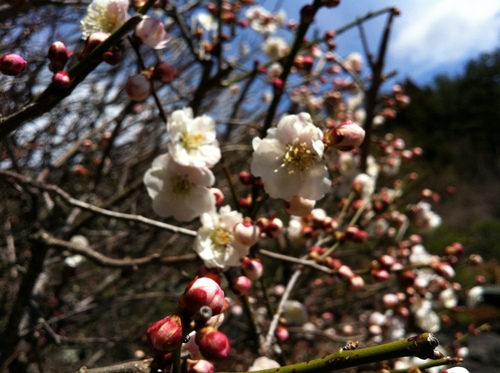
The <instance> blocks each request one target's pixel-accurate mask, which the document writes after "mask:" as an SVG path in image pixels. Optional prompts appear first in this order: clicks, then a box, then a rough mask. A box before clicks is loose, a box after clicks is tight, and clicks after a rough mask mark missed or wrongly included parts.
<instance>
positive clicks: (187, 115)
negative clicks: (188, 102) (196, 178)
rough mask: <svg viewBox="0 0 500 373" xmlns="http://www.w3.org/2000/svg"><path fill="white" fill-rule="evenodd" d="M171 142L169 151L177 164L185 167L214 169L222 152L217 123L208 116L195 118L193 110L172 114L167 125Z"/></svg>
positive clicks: (177, 111) (187, 109)
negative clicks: (217, 136)
mask: <svg viewBox="0 0 500 373" xmlns="http://www.w3.org/2000/svg"><path fill="white" fill-rule="evenodd" d="M167 131H168V132H169V134H170V138H171V142H170V143H169V146H168V149H169V151H170V154H172V158H174V160H175V161H176V162H177V163H180V164H182V165H185V166H195V167H204V166H206V167H212V166H213V165H215V164H216V163H217V162H219V160H220V157H221V152H220V148H219V143H218V142H217V139H216V135H217V134H216V131H215V121H214V120H213V119H212V118H210V117H209V116H207V115H202V116H199V117H196V118H193V110H192V109H191V108H184V109H182V110H176V111H174V112H173V113H172V115H171V117H170V118H169V120H168V123H167Z"/></svg>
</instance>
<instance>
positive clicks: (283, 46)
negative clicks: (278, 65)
mask: <svg viewBox="0 0 500 373" xmlns="http://www.w3.org/2000/svg"><path fill="white" fill-rule="evenodd" d="M262 51H263V52H264V53H265V54H266V55H267V56H268V57H269V58H277V57H283V56H284V55H286V53H287V52H288V44H287V42H286V41H285V39H283V38H280V37H270V38H267V39H266V41H265V42H264V44H262Z"/></svg>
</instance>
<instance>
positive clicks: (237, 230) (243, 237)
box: [233, 219, 261, 246]
mask: <svg viewBox="0 0 500 373" xmlns="http://www.w3.org/2000/svg"><path fill="white" fill-rule="evenodd" d="M233 233H234V238H235V239H236V241H238V242H239V243H241V244H242V245H244V246H252V245H253V244H255V243H256V242H257V241H258V240H259V238H260V233H261V232H260V228H259V227H258V226H257V225H255V224H253V223H252V221H251V220H246V219H245V220H244V221H243V222H241V223H238V224H236V225H235V226H234V228H233Z"/></svg>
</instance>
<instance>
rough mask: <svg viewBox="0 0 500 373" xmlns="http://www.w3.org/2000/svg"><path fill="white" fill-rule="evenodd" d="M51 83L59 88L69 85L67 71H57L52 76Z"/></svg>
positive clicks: (69, 79)
mask: <svg viewBox="0 0 500 373" xmlns="http://www.w3.org/2000/svg"><path fill="white" fill-rule="evenodd" d="M52 83H54V85H56V86H57V87H59V88H69V86H70V85H71V78H70V77H69V74H68V72H67V71H58V72H56V73H55V74H54V76H53V77H52Z"/></svg>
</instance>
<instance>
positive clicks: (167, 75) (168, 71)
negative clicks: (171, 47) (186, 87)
mask: <svg viewBox="0 0 500 373" xmlns="http://www.w3.org/2000/svg"><path fill="white" fill-rule="evenodd" d="M178 74H179V73H178V71H177V70H176V69H175V67H173V66H172V65H171V64H169V63H168V62H165V61H160V62H158V63H157V64H156V66H155V67H154V69H153V74H152V75H151V78H152V79H154V80H159V81H160V82H162V83H170V82H171V81H172V80H174V79H175V78H176V77H177V75H178Z"/></svg>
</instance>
